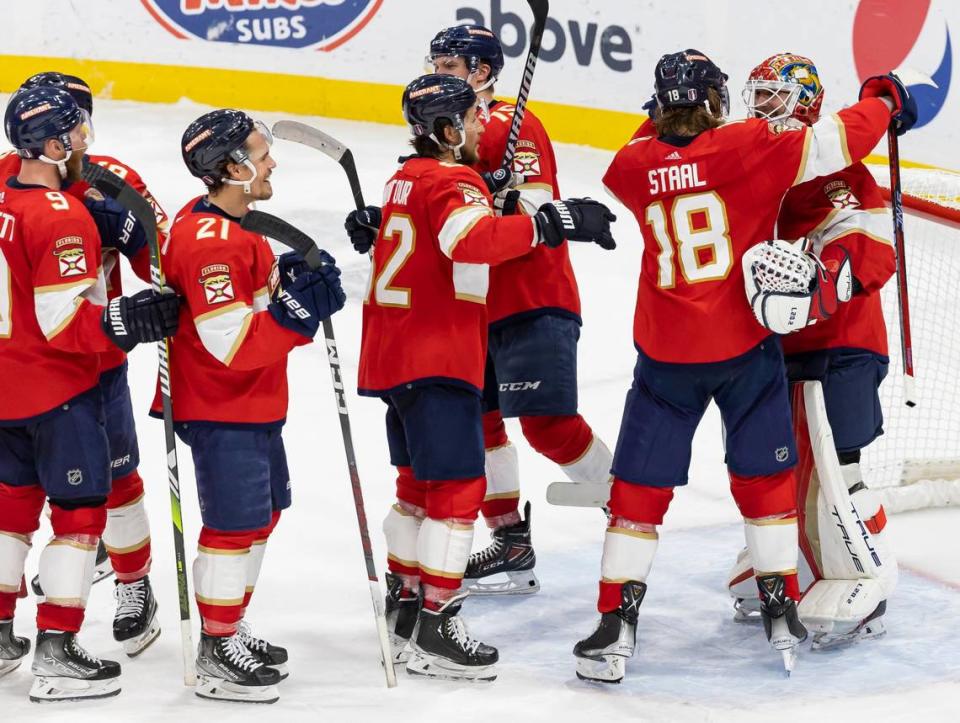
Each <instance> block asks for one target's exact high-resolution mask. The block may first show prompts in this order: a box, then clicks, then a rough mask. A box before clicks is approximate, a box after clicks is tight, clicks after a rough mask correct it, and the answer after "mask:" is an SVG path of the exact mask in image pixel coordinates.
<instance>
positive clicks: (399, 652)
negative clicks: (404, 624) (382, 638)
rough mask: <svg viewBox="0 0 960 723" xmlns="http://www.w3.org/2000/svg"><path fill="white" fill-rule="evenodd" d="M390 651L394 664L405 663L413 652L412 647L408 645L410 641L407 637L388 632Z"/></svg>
mask: <svg viewBox="0 0 960 723" xmlns="http://www.w3.org/2000/svg"><path fill="white" fill-rule="evenodd" d="M390 652H391V654H392V657H393V664H394V665H406V664H407V661H408V660H410V656H411V655H412V654H413V648H411V647H410V641H409V640H408V639H407V638H401V637H399V636H397V635H395V634H393V633H390Z"/></svg>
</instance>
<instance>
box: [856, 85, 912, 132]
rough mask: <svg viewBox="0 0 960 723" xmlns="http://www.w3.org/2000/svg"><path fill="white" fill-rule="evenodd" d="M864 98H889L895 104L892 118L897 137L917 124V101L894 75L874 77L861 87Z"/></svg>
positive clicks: (861, 96) (861, 95)
mask: <svg viewBox="0 0 960 723" xmlns="http://www.w3.org/2000/svg"><path fill="white" fill-rule="evenodd" d="M864 98H889V99H890V100H891V102H892V103H893V111H892V112H891V116H892V118H893V120H894V123H895V125H896V130H897V135H898V136H902V135H903V134H904V133H906V132H907V131H908V130H910V129H911V128H913V126H914V124H915V123H916V122H917V112H918V111H917V99H916V98H914V97H913V96H912V95H910V91H909V90H908V89H907V86H906V85H904V84H903V81H902V80H900V78H898V77H897V76H896V75H894V74H893V73H887V74H886V75H874V76H872V77H870V78H867V79H866V80H865V81H863V85H862V86H860V100H863V99H864Z"/></svg>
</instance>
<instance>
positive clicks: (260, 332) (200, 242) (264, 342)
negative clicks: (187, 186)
mask: <svg viewBox="0 0 960 723" xmlns="http://www.w3.org/2000/svg"><path fill="white" fill-rule="evenodd" d="M162 262H163V271H164V274H165V276H166V282H167V284H168V285H169V286H172V287H173V288H174V289H175V290H176V291H177V293H178V294H180V295H181V296H182V297H183V303H182V305H181V307H180V327H179V329H177V334H176V336H174V337H173V339H172V340H171V343H170V366H171V375H170V388H171V394H172V400H173V414H174V419H175V420H176V421H177V422H188V421H189V422H217V423H222V424H250V425H273V424H280V423H282V422H283V420H284V418H285V417H286V414H287V354H288V353H289V352H290V350H291V349H293V348H294V347H296V346H300V345H302V344H307V343H309V341H310V340H309V339H307V338H306V337H305V336H303V335H301V334H297V333H296V332H294V331H290V330H288V329H285V328H284V327H282V326H280V324H278V323H277V322H276V321H275V320H274V318H273V316H272V315H271V314H270V312H269V311H267V306H268V304H269V303H270V295H271V293H272V292H273V290H274V289H275V288H276V284H277V281H278V279H277V273H276V261H275V259H274V256H273V251H272V250H271V249H270V244H269V243H268V242H267V240H266V239H265V238H264V237H263V236H261V235H259V234H255V233H251V232H250V231H245V230H244V229H242V228H241V227H240V224H239V222H238V219H236V218H233V217H232V216H229V215H227V214H226V213H225V212H224V211H222V210H221V209H219V208H218V207H217V206H214V205H213V204H210V203H209V202H208V201H207V198H206V197H205V196H202V197H199V198H195V199H193V200H192V201H190V202H189V203H188V204H187V205H186V206H184V207H183V209H181V211H180V213H178V214H177V216H176V219H175V220H174V222H173V226H172V227H171V229H170V239H169V241H168V243H167V248H166V250H165V251H164V252H163V258H162ZM151 413H152V414H153V415H154V416H159V415H160V414H161V406H160V392H159V381H158V385H157V394H156V396H155V397H154V401H153V408H152V409H151Z"/></svg>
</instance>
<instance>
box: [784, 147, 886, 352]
mask: <svg viewBox="0 0 960 723" xmlns="http://www.w3.org/2000/svg"><path fill="white" fill-rule="evenodd" d="M777 235H778V236H779V237H781V238H785V239H789V240H794V239H799V238H803V237H806V238H808V239H810V240H811V241H812V242H813V250H814V251H815V252H816V253H817V254H819V255H820V258H822V259H823V260H824V262H826V263H828V264H829V263H830V262H831V261H839V260H840V259H841V258H842V256H843V251H842V250H841V247H842V248H843V249H846V250H847V252H848V253H849V254H850V261H851V266H852V267H853V275H854V277H855V278H856V279H857V281H859V282H860V284H861V285H862V286H863V290H862V291H860V292H859V293H857V294H855V295H854V296H853V298H852V299H850V301H849V303H846V304H841V305H840V307H839V308H838V309H837V311H836V313H835V314H834V315H833V316H832V317H830V318H829V319H827V320H826V321H821V322H818V323H816V324H814V325H813V326H808V327H807V328H806V329H803V330H801V331H798V332H797V333H795V334H789V335H787V336H785V337H783V351H784V353H785V354H799V353H801V352H807V351H815V350H820V349H835V348H840V347H845V348H855V349H868V350H869V351H873V352H876V353H877V354H882V355H884V356H886V354H887V328H886V324H885V322H884V320H883V309H882V308H881V305H880V289H881V288H882V287H883V285H884V284H885V283H887V281H888V280H889V279H890V277H891V276H892V275H893V272H894V271H895V269H896V256H895V254H894V250H893V222H892V221H891V219H890V214H889V212H888V211H887V209H886V207H885V206H884V203H883V198H882V197H881V195H880V191H879V189H878V188H877V182H876V181H875V180H874V179H873V176H872V175H870V171H868V170H867V168H866V167H865V166H864V165H863V164H862V163H857V164H855V165H853V166H850V167H849V168H846V169H844V170H842V171H840V172H839V173H834V174H833V175H831V176H827V177H825V178H817V179H814V180H813V181H808V182H807V183H803V184H801V185H799V186H795V187H794V188H792V189H790V191H789V192H788V193H787V196H786V198H784V200H783V206H782V207H781V208H780V217H779V218H778V219H777Z"/></svg>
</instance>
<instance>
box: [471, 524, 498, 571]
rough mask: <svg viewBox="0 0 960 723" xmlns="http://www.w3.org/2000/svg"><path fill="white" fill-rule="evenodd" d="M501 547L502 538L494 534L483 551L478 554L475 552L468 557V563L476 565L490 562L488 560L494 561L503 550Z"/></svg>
mask: <svg viewBox="0 0 960 723" xmlns="http://www.w3.org/2000/svg"><path fill="white" fill-rule="evenodd" d="M503 545H504V537H503V536H502V535H498V534H497V533H496V532H494V533H493V542H491V543H490V544H489V545H487V547H485V548H484V549H482V550H480V552H475V553H474V554H472V555H470V563H471V564H474V565H476V564H480V563H486V562H490V560H493V559H495V558H496V557H497V556H498V555H499V554H500V551H501V550H502V549H503Z"/></svg>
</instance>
